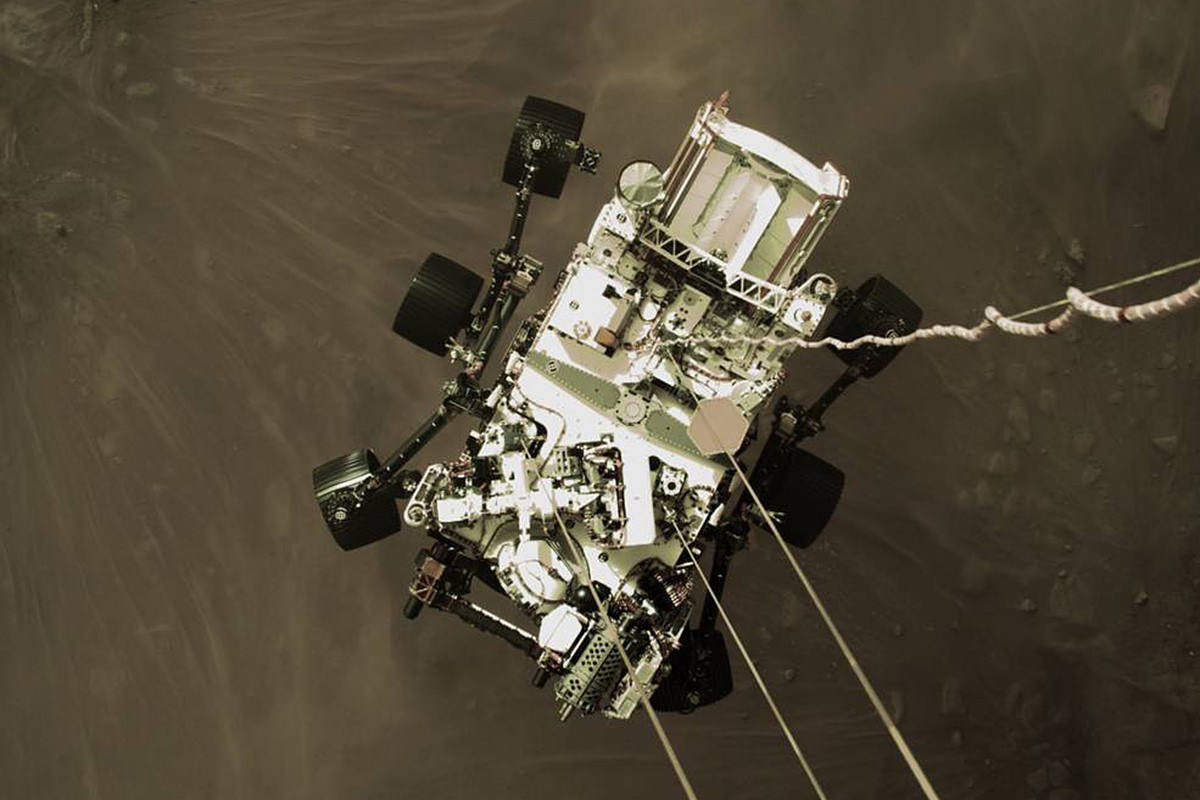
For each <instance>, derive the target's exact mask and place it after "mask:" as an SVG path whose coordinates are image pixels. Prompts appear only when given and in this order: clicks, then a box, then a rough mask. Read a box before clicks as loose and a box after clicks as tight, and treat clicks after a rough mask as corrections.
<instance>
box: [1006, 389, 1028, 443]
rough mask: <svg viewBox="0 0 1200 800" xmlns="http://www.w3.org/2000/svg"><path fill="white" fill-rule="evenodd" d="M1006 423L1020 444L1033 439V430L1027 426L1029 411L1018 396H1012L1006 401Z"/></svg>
mask: <svg viewBox="0 0 1200 800" xmlns="http://www.w3.org/2000/svg"><path fill="white" fill-rule="evenodd" d="M1008 422H1009V424H1010V425H1012V427H1013V430H1014V431H1015V432H1016V434H1017V437H1018V438H1019V439H1020V440H1021V441H1022V442H1028V441H1031V440H1032V439H1033V430H1032V428H1031V427H1030V424H1029V410H1028V409H1027V408H1026V407H1025V401H1024V400H1022V399H1021V398H1020V396H1019V395H1013V396H1012V398H1011V399H1010V400H1009V401H1008Z"/></svg>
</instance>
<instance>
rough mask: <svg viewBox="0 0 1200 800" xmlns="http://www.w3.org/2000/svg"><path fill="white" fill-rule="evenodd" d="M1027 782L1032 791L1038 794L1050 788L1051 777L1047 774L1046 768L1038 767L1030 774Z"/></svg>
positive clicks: (1026, 779)
mask: <svg viewBox="0 0 1200 800" xmlns="http://www.w3.org/2000/svg"><path fill="white" fill-rule="evenodd" d="M1025 782H1026V783H1027V784H1029V788H1030V789H1033V790H1034V791H1035V792H1037V793H1038V794H1041V793H1042V792H1044V791H1046V790H1047V789H1049V788H1050V776H1049V775H1047V774H1046V768H1045V767H1038V768H1037V769H1035V770H1034V771H1033V772H1031V773H1029V775H1028V776H1026V778H1025Z"/></svg>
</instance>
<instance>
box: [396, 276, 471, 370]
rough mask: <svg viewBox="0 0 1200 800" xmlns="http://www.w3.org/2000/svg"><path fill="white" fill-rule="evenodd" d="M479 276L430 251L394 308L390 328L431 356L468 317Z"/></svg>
mask: <svg viewBox="0 0 1200 800" xmlns="http://www.w3.org/2000/svg"><path fill="white" fill-rule="evenodd" d="M481 288H483V278H482V277H480V276H479V275H476V274H475V273H474V272H472V271H471V270H469V269H467V268H466V267H464V266H463V265H462V264H459V263H458V262H456V261H451V260H450V259H448V258H446V257H445V256H442V255H438V254H437V253H430V254H429V258H427V259H425V263H424V264H422V265H421V268H420V269H419V270H417V275H416V277H415V278H413V281H412V285H410V286H409V287H408V294H406V295H405V296H404V301H403V302H402V303H401V304H400V310H399V311H397V312H396V319H395V321H394V322H393V323H392V330H393V331H395V332H396V333H398V334H400V335H401V336H403V337H404V338H405V339H408V341H410V342H412V343H413V344H415V345H416V346H417V347H421V348H423V349H425V350H428V351H429V352H431V353H433V354H434V355H435V356H444V355H446V345H447V343H448V342H449V340H450V339H452V338H454V336H456V335H457V334H458V332H459V331H461V330H462V329H463V327H465V326H466V324H467V323H468V322H469V321H470V319H471V307H472V306H474V305H475V298H476V297H478V296H479V291H480V289H481Z"/></svg>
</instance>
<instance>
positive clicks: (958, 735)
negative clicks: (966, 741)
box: [950, 729, 963, 747]
mask: <svg viewBox="0 0 1200 800" xmlns="http://www.w3.org/2000/svg"><path fill="white" fill-rule="evenodd" d="M962 743H963V734H962V731H960V730H957V729H956V730H955V731H954V732H953V733H951V734H950V744H952V745H954V746H955V747H962Z"/></svg>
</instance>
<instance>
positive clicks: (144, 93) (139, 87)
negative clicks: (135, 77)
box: [125, 81, 158, 99]
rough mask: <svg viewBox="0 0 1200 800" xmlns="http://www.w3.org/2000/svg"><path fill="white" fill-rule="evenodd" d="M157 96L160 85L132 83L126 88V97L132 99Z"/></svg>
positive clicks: (143, 82) (148, 82)
mask: <svg viewBox="0 0 1200 800" xmlns="http://www.w3.org/2000/svg"><path fill="white" fill-rule="evenodd" d="M156 94H158V84H157V83H152V82H150V81H141V82H139V83H131V84H129V85H128V86H126V87H125V95H126V96H127V97H130V98H135V99H140V98H146V97H153V96H154V95H156Z"/></svg>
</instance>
